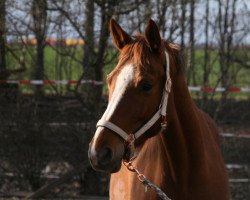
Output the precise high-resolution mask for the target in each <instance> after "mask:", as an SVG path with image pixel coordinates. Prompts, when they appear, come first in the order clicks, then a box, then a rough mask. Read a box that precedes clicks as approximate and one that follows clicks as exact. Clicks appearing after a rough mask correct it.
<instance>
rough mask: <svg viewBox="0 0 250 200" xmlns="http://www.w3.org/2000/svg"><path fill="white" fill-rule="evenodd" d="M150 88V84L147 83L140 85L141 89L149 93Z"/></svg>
mask: <svg viewBox="0 0 250 200" xmlns="http://www.w3.org/2000/svg"><path fill="white" fill-rule="evenodd" d="M152 87H153V86H152V84H151V83H149V82H144V83H143V85H142V89H143V90H144V91H149V90H151V88H152Z"/></svg>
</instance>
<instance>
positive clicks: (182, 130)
mask: <svg viewBox="0 0 250 200" xmlns="http://www.w3.org/2000/svg"><path fill="white" fill-rule="evenodd" d="M168 116H169V119H168V128H167V130H166V132H163V133H162V138H163V143H164V145H165V151H166V155H167V156H168V162H169V163H170V165H171V166H170V168H171V169H173V170H174V171H173V173H172V175H173V177H172V178H173V179H175V181H176V180H177V179H178V182H183V184H185V183H187V182H188V180H187V179H188V174H190V173H191V170H198V169H200V168H201V166H202V165H204V158H205V156H204V154H205V149H204V145H203V144H204V142H203V138H202V137H203V136H202V134H201V133H202V130H201V129H202V127H201V125H200V118H201V117H202V115H201V114H200V111H199V109H197V107H196V105H195V104H194V102H193V100H192V98H191V96H190V94H189V91H188V87H187V85H186V82H185V79H184V75H183V74H180V75H178V76H177V77H176V78H175V80H173V87H172V91H171V94H170V97H169V103H168Z"/></svg>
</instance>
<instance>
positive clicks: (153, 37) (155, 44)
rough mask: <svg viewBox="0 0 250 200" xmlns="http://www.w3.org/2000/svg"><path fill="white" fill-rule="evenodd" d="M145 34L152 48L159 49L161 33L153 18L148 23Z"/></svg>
mask: <svg viewBox="0 0 250 200" xmlns="http://www.w3.org/2000/svg"><path fill="white" fill-rule="evenodd" d="M145 36H146V40H147V42H148V44H149V46H150V48H151V50H152V51H158V50H159V49H160V47H161V35H160V32H159V29H158V26H157V25H156V23H155V22H154V21H153V20H152V19H150V20H149V22H148V24H147V27H146V30H145Z"/></svg>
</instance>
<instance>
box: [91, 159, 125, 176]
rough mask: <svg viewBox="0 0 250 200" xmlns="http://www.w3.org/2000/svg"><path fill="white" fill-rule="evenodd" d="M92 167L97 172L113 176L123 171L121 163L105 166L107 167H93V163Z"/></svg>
mask: <svg viewBox="0 0 250 200" xmlns="http://www.w3.org/2000/svg"><path fill="white" fill-rule="evenodd" d="M90 163H91V162H90ZM91 166H92V168H93V169H94V170H96V171H100V172H105V173H110V174H112V173H116V172H118V171H120V169H121V162H115V163H112V165H110V166H105V167H100V166H95V165H93V164H92V163H91Z"/></svg>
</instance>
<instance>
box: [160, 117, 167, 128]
mask: <svg viewBox="0 0 250 200" xmlns="http://www.w3.org/2000/svg"><path fill="white" fill-rule="evenodd" d="M167 125H168V123H167V116H164V115H162V122H161V129H162V130H163V131H164V130H166V129H167Z"/></svg>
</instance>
